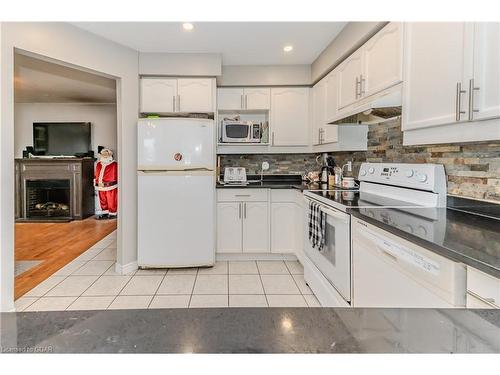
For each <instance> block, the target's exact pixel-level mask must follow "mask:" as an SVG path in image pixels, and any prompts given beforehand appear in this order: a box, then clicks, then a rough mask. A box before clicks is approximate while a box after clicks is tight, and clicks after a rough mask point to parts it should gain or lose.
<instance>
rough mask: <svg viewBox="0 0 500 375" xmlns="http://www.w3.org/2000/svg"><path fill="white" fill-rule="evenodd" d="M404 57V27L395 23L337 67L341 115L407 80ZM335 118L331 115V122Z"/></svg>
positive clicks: (388, 25)
mask: <svg viewBox="0 0 500 375" xmlns="http://www.w3.org/2000/svg"><path fill="white" fill-rule="evenodd" d="M402 58H403V25H402V24H401V23H400V22H391V23H389V24H387V25H386V26H385V27H384V28H383V29H381V30H380V31H379V32H378V33H377V34H375V35H374V36H373V37H372V38H371V39H370V40H368V41H367V42H366V43H365V44H364V45H363V46H361V47H360V48H359V49H358V50H357V51H355V52H354V53H353V54H352V55H350V56H349V57H347V58H346V59H345V60H344V61H343V62H342V63H341V64H340V65H339V66H338V67H337V68H335V70H334V72H336V74H337V75H338V77H337V78H336V79H337V80H338V83H337V84H338V93H337V95H338V98H337V100H338V109H339V110H341V111H340V112H337V114H342V110H344V111H345V109H346V108H347V107H349V106H352V105H356V103H358V102H361V101H363V100H364V99H365V98H367V97H370V96H372V95H374V94H377V93H379V92H381V91H383V90H386V89H388V88H390V87H392V86H395V85H397V84H399V83H400V82H401V81H402V79H403V73H402V70H403V69H402V64H403V61H402ZM332 117H334V116H332ZM332 117H330V115H327V118H328V120H330V119H332ZM337 117H338V116H337Z"/></svg>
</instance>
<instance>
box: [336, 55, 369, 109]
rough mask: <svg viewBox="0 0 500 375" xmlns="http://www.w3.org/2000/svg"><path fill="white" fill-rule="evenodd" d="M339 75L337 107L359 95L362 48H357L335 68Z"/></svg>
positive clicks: (361, 74) (341, 106)
mask: <svg viewBox="0 0 500 375" xmlns="http://www.w3.org/2000/svg"><path fill="white" fill-rule="evenodd" d="M337 71H338V75H339V78H338V79H339V108H344V107H346V106H348V105H350V104H353V103H354V102H355V101H357V100H358V98H360V97H361V94H362V91H361V89H360V87H361V86H362V85H363V82H362V81H363V80H364V79H365V77H363V50H362V49H358V50H357V51H356V52H354V53H353V54H352V55H350V56H349V57H348V58H346V59H345V60H344V61H343V62H342V63H341V64H340V65H339V66H338V68H337Z"/></svg>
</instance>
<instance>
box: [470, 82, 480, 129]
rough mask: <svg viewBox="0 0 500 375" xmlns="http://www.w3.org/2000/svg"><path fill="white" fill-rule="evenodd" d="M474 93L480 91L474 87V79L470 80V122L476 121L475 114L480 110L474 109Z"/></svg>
mask: <svg viewBox="0 0 500 375" xmlns="http://www.w3.org/2000/svg"><path fill="white" fill-rule="evenodd" d="M474 91H479V87H475V86H474V78H472V79H470V80H469V120H470V121H472V120H474V113H477V112H479V109H474Z"/></svg>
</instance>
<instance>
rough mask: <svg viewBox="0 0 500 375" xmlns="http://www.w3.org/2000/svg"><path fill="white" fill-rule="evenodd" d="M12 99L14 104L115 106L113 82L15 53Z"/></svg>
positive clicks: (114, 85) (114, 84)
mask: <svg viewBox="0 0 500 375" xmlns="http://www.w3.org/2000/svg"><path fill="white" fill-rule="evenodd" d="M14 98H15V101H16V102H17V103H115V102H116V82H115V81H114V80H112V79H109V78H106V77H101V76H98V75H96V74H92V73H88V72H84V71H81V70H78V69H73V68H70V67H67V66H63V65H59V64H54V63H51V62H47V61H43V60H39V59H35V58H33V57H29V56H25V55H21V54H16V55H15V63H14Z"/></svg>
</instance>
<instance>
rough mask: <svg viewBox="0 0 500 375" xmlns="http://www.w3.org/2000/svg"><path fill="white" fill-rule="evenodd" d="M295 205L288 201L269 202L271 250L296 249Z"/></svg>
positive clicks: (292, 251) (279, 251) (287, 250)
mask: <svg viewBox="0 0 500 375" xmlns="http://www.w3.org/2000/svg"><path fill="white" fill-rule="evenodd" d="M296 225H297V220H296V205H295V203H288V202H276V203H274V202H272V203H271V252H272V253H294V252H295V249H296V247H297V246H296V236H295V232H296V230H297V228H296Z"/></svg>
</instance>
